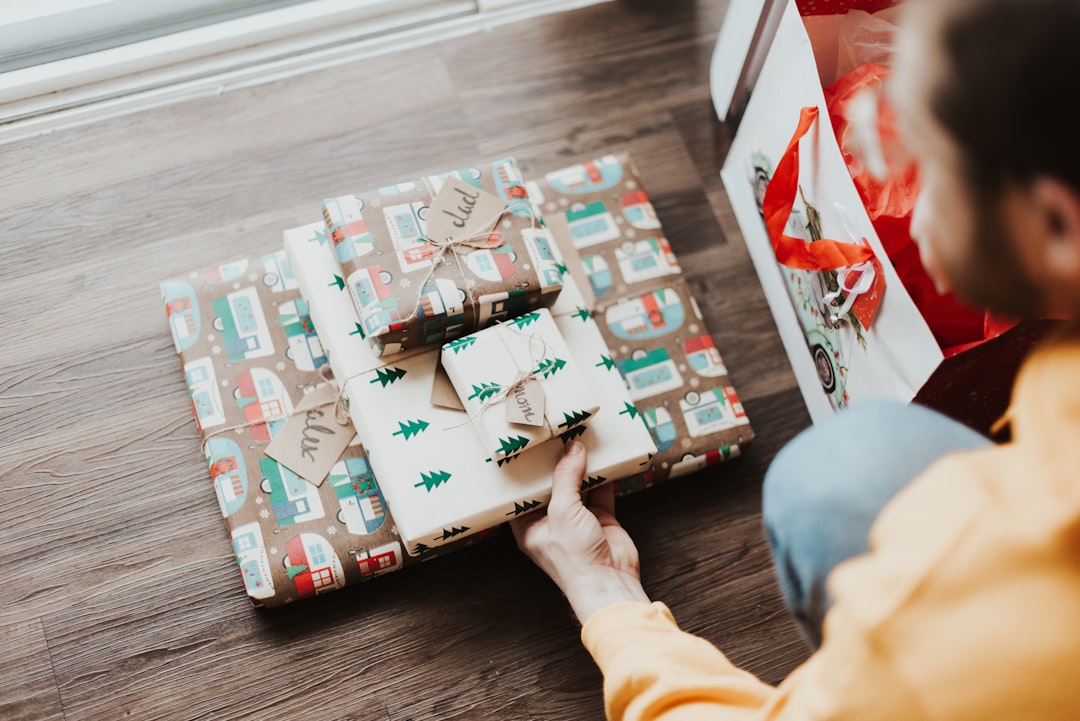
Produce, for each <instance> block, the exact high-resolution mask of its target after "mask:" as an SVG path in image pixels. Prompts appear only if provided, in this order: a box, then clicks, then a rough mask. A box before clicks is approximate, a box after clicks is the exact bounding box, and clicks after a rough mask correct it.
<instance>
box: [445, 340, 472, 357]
mask: <svg viewBox="0 0 1080 721" xmlns="http://www.w3.org/2000/svg"><path fill="white" fill-rule="evenodd" d="M474 343H476V337H475V336H471V335H467V336H465V337H464V338H457V339H455V340H452V341H450V342H449V343H447V344H446V345H445V346H443V347H444V348H449V349H450V350H452V351H454V355H457V354H458V353H460V352H461V351H463V350H465V349H466V348H468V347H469V346H471V345H473V344H474Z"/></svg>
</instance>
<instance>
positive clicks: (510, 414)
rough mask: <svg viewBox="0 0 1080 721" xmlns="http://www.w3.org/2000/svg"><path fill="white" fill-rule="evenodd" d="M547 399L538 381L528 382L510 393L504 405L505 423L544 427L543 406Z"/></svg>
mask: <svg viewBox="0 0 1080 721" xmlns="http://www.w3.org/2000/svg"><path fill="white" fill-rule="evenodd" d="M546 400H547V397H546V396H545V395H544V387H543V386H542V385H540V382H539V381H530V382H528V383H523V384H522V385H520V386H518V387H517V388H515V389H514V390H513V391H511V393H510V395H508V396H507V397H506V399H505V400H504V401H503V403H505V404H506V421H507V422H508V423H521V424H523V425H526V426H542V425H544V405H545V401H546Z"/></svg>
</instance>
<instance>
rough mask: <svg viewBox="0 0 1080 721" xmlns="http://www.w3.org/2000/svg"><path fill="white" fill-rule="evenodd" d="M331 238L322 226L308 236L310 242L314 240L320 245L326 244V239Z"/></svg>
mask: <svg viewBox="0 0 1080 721" xmlns="http://www.w3.org/2000/svg"><path fill="white" fill-rule="evenodd" d="M329 239H330V237H329V236H328V235H327V234H326V231H325V230H323V229H322V228H318V229H316V230H315V231H314V232H313V233H312V234H311V237H310V238H308V242H309V243H310V242H311V241H313V240H314V241H315V242H316V243H318V244H319V245H326V241H327V240H329Z"/></svg>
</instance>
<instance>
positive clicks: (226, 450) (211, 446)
mask: <svg viewBox="0 0 1080 721" xmlns="http://www.w3.org/2000/svg"><path fill="white" fill-rule="evenodd" d="M206 462H207V464H209V466H210V478H211V480H213V482H214V492H215V493H216V494H217V499H218V505H219V506H221V515H223V516H231V515H232V514H234V513H236V512H237V511H238V510H240V507H241V506H243V505H244V501H245V500H247V494H248V476H247V468H245V467H244V454H243V453H242V452H241V450H240V446H238V445H236V442H235V441H231V440H229V439H228V438H223V437H221V436H217V437H214V438H210V439H209V440H207V442H206Z"/></svg>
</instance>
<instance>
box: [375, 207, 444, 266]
mask: <svg viewBox="0 0 1080 721" xmlns="http://www.w3.org/2000/svg"><path fill="white" fill-rule="evenodd" d="M427 213H428V206H427V205H426V204H425V203H419V202H417V203H404V204H401V205H391V206H389V207H386V208H383V217H384V219H385V220H386V227H387V229H388V230H389V231H390V237H391V238H392V239H393V241H394V247H395V248H396V249H397V252H396V253H395V255H397V258H398V262H399V263H400V264H401V270H402V271H403V272H405V273H409V272H411V271H414V270H423V269H425V268H429V267H430V266H431V259H432V258H433V257H434V255H435V253H436V248H435V246H433V245H431V244H429V243H427V242H426V240H425V239H426V236H427Z"/></svg>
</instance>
